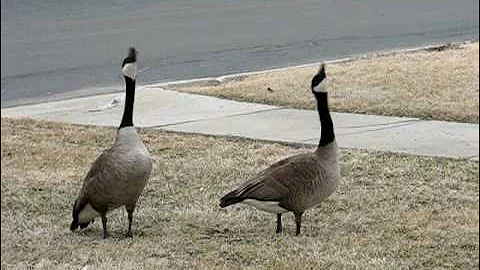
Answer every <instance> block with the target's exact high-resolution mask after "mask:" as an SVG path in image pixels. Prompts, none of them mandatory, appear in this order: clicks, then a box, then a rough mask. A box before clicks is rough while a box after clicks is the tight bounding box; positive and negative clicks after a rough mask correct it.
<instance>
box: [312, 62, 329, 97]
mask: <svg viewBox="0 0 480 270" xmlns="http://www.w3.org/2000/svg"><path fill="white" fill-rule="evenodd" d="M325 78H327V74H325V63H322V64H321V65H320V69H319V70H318V72H317V74H315V76H314V77H313V79H312V86H311V87H312V92H314V93H326V92H327V87H326V80H325Z"/></svg>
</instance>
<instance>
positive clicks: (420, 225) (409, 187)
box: [1, 118, 479, 269]
mask: <svg viewBox="0 0 480 270" xmlns="http://www.w3.org/2000/svg"><path fill="white" fill-rule="evenodd" d="M114 134H115V129H110V128H98V127H84V126H73V125H64V124H55V123H50V122H41V121H32V120H11V119H3V118H2V120H1V135H2V141H1V151H2V152H1V158H2V170H1V179H2V180H1V190H2V194H1V210H2V211H1V218H2V225H1V229H2V230H1V237H2V244H1V249H2V262H1V268H2V269H21V268H27V267H31V268H32V269H141V268H144V269H145V268H150V269H154V268H155V269H439V268H448V269H453V268H455V269H474V268H477V267H478V259H479V255H478V251H479V244H478V236H479V218H478V212H479V200H478V191H479V188H478V187H479V179H478V173H479V163H478V162H471V161H463V160H460V161H459V160H451V159H443V158H425V157H416V156H407V155H397V154H390V153H382V152H366V151H357V150H342V155H341V156H342V157H341V167H342V183H341V185H340V186H339V188H338V191H337V192H336V193H335V194H334V195H333V196H332V197H331V198H330V199H329V200H327V201H326V202H325V203H323V204H322V205H320V206H318V207H316V208H315V209H312V210H310V211H308V212H307V213H306V215H305V219H304V227H303V233H304V235H303V236H300V237H295V236H294V222H293V217H292V216H291V215H285V218H284V223H285V224H284V225H285V226H286V227H285V234H284V235H281V236H277V235H275V233H274V228H275V217H274V215H271V214H267V213H263V212H259V211H256V210H254V209H252V208H249V207H247V206H238V207H232V208H228V209H227V210H221V209H219V207H218V199H219V197H220V196H221V195H222V194H223V193H224V192H226V191H227V190H228V189H229V188H230V187H231V186H232V185H234V183H236V181H237V180H241V179H245V178H247V177H248V176H249V175H251V174H252V173H254V172H256V171H258V170H261V169H262V168H265V167H266V166H268V165H269V164H271V163H272V162H273V161H275V160H278V159H280V158H282V157H285V156H288V155H292V154H295V153H299V152H305V151H310V149H296V148H291V147H287V146H281V145H278V144H268V143H261V142H257V141H249V140H240V139H232V138H218V137H209V136H199V135H185V134H176V133H168V132H162V131H155V130H143V131H141V136H142V138H143V139H144V141H145V142H146V145H147V147H148V148H149V149H150V151H151V153H152V154H153V155H154V159H155V161H156V165H155V168H154V172H153V176H152V178H151V181H150V182H149V184H148V185H147V187H146V190H145V191H144V194H143V195H142V197H141V199H140V201H139V205H138V208H137V212H136V214H135V219H134V228H133V232H134V235H135V236H134V238H133V239H128V238H125V237H124V234H125V232H126V226H127V221H126V214H125V212H124V210H123V209H122V210H117V211H114V212H113V213H111V214H110V215H109V217H110V222H109V229H110V235H111V237H110V238H109V239H107V240H102V239H101V222H99V221H98V220H97V222H95V223H94V224H93V226H91V227H89V228H88V229H86V230H85V231H82V232H78V231H77V232H75V233H71V232H70V231H69V228H68V227H69V223H70V220H71V207H72V203H73V200H74V198H75V196H76V192H77V190H78V189H79V187H80V185H81V181H82V178H83V177H84V175H85V173H86V171H87V170H88V168H89V166H90V163H91V162H92V161H93V160H94V158H95V157H96V156H97V155H98V154H99V153H100V152H101V151H102V150H103V149H104V147H105V146H107V145H110V143H111V142H112V140H113V138H114Z"/></svg>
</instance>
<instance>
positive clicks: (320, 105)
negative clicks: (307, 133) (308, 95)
mask: <svg viewBox="0 0 480 270" xmlns="http://www.w3.org/2000/svg"><path fill="white" fill-rule="evenodd" d="M314 95H315V98H316V99H317V110H318V114H319V116H320V127H321V135H320V142H319V144H318V146H325V145H327V144H329V143H331V142H333V141H334V140H335V132H334V130H333V122H332V117H331V116H330V111H329V109H328V94H327V93H323V92H320V93H317V92H314Z"/></svg>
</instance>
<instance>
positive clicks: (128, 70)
mask: <svg viewBox="0 0 480 270" xmlns="http://www.w3.org/2000/svg"><path fill="white" fill-rule="evenodd" d="M122 72H123V75H125V76H127V77H129V78H130V79H133V80H135V77H136V76H137V63H128V64H125V66H123V68H122Z"/></svg>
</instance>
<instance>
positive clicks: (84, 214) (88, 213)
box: [78, 203, 100, 223]
mask: <svg viewBox="0 0 480 270" xmlns="http://www.w3.org/2000/svg"><path fill="white" fill-rule="evenodd" d="M99 216H100V213H98V212H97V211H95V209H93V207H92V206H91V205H90V204H89V203H87V205H85V207H84V208H83V209H82V211H80V214H79V215H78V222H79V223H85V222H88V221H90V220H92V219H94V218H96V217H99Z"/></svg>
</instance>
